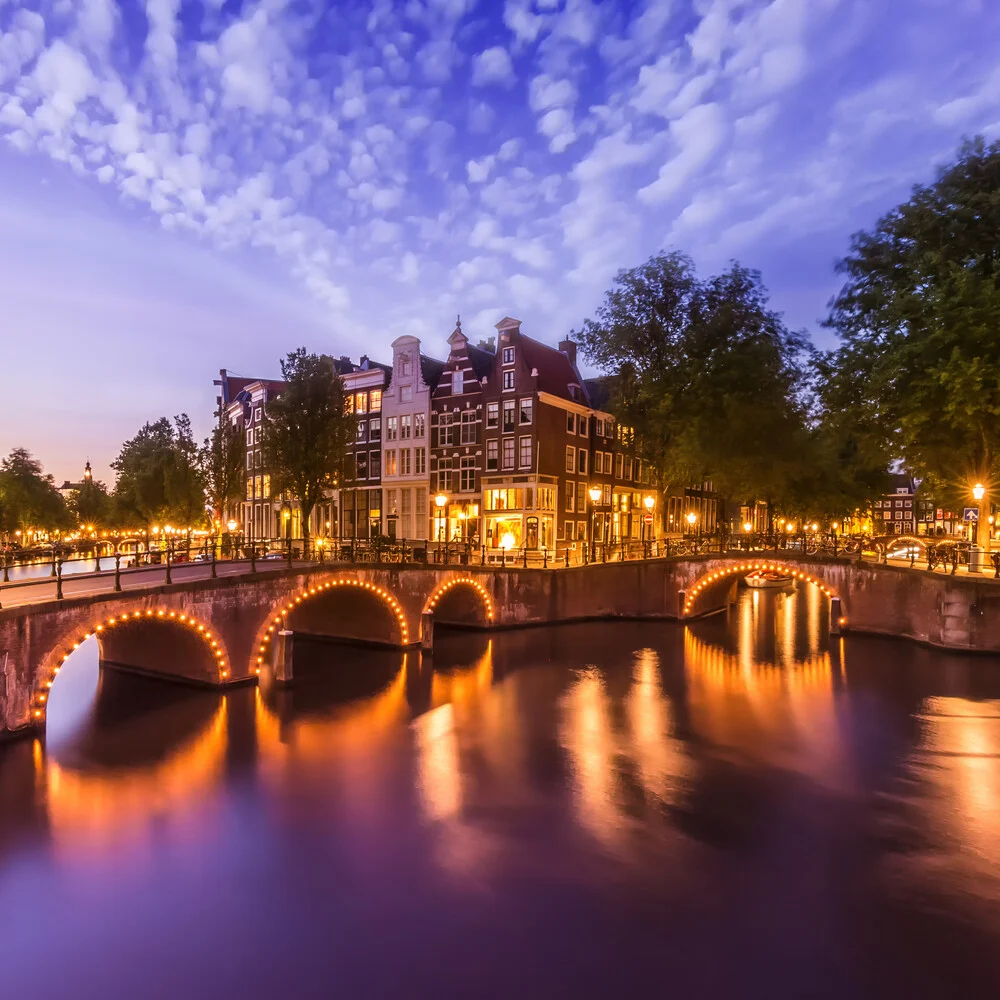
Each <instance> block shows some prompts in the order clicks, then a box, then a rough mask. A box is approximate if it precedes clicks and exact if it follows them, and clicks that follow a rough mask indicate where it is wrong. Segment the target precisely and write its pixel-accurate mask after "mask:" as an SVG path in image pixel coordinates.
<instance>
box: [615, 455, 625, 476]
mask: <svg viewBox="0 0 1000 1000" xmlns="http://www.w3.org/2000/svg"><path fill="white" fill-rule="evenodd" d="M623 461H624V458H623V456H622V455H620V454H619V455H615V479H621V477H622V462H623Z"/></svg>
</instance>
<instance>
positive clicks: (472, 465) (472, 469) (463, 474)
mask: <svg viewBox="0 0 1000 1000" xmlns="http://www.w3.org/2000/svg"><path fill="white" fill-rule="evenodd" d="M458 488H459V490H460V491H461V492H462V493H471V492H472V491H473V490H474V489H475V488H476V460H475V458H474V457H473V456H472V455H466V457H465V458H463V459H462V467H461V469H460V470H459V481H458Z"/></svg>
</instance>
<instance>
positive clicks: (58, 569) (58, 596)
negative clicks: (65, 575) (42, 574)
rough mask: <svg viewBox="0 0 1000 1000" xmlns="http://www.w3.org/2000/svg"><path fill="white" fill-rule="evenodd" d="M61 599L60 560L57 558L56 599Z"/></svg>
mask: <svg viewBox="0 0 1000 1000" xmlns="http://www.w3.org/2000/svg"><path fill="white" fill-rule="evenodd" d="M62 599H63V589H62V560H61V559H60V560H59V564H58V568H57V572H56V600H57V601H61V600H62Z"/></svg>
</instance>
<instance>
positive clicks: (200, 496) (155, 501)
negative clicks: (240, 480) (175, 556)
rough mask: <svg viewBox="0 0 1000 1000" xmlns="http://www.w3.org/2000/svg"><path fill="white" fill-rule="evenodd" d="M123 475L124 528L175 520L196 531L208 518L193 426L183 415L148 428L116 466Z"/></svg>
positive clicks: (119, 490)
mask: <svg viewBox="0 0 1000 1000" xmlns="http://www.w3.org/2000/svg"><path fill="white" fill-rule="evenodd" d="M111 466H112V468H113V469H114V470H115V472H116V473H117V474H118V478H117V481H116V483H115V502H116V505H117V508H118V515H117V516H118V520H119V521H120V522H121V523H123V524H128V523H132V524H135V523H138V524H142V525H145V526H149V525H151V524H154V523H156V522H160V523H163V522H170V521H175V522H177V523H178V524H179V525H184V526H187V527H194V526H196V525H200V524H201V523H202V522H203V521H204V519H205V489H204V481H203V478H202V473H201V470H200V468H199V466H198V448H197V446H196V445H195V443H194V439H193V437H192V436H191V421H190V420H189V419H188V416H187V414H184V413H182V414H181V415H180V416H177V417H175V418H174V422H173V423H171V422H170V421H169V420H168V419H167V418H166V417H161V418H160V419H159V420H157V421H155V422H154V423H151V424H149V423H147V424H145V425H144V426H143V427H142V428H141V429H140V430H139V432H138V433H137V434H136V435H135V437H133V438H131V439H129V440H128V441H126V442H125V443H124V444H123V445H122V449H121V452H120V453H119V455H118V457H117V458H116V459H115V460H114V462H112V463H111Z"/></svg>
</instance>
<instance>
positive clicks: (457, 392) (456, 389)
mask: <svg viewBox="0 0 1000 1000" xmlns="http://www.w3.org/2000/svg"><path fill="white" fill-rule="evenodd" d="M463 392H465V372H464V371H462V370H461V369H460V368H458V369H456V370H455V371H453V372H452V373H451V394H452V395H453V396H461V395H462V393H463Z"/></svg>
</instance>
